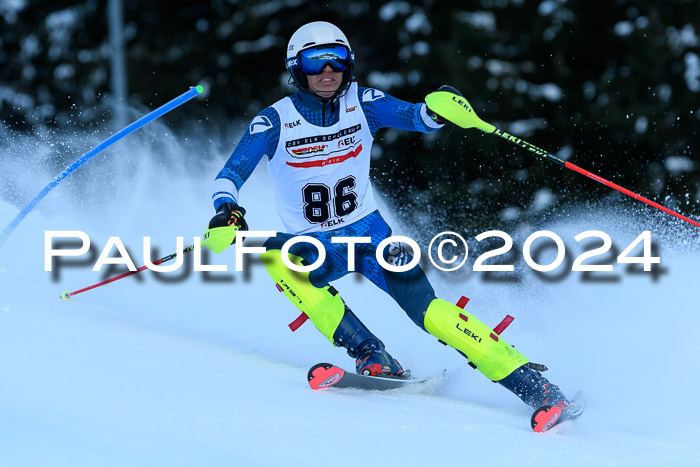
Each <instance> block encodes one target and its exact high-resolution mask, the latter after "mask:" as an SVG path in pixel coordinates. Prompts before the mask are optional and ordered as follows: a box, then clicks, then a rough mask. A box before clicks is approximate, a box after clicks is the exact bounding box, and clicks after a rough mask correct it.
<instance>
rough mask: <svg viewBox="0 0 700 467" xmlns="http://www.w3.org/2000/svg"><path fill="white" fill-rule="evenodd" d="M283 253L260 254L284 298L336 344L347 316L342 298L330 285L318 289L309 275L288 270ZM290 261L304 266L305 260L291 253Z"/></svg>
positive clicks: (270, 251) (277, 251)
mask: <svg viewBox="0 0 700 467" xmlns="http://www.w3.org/2000/svg"><path fill="white" fill-rule="evenodd" d="M281 253H282V252H281V250H267V251H266V252H265V253H262V254H261V255H260V259H261V260H262V262H263V264H264V265H265V269H266V270H267V272H268V274H270V276H272V279H273V280H274V281H275V283H276V284H277V285H278V286H279V287H280V288H281V289H282V292H284V295H285V296H286V297H287V298H288V299H289V301H291V302H292V303H293V304H294V306H296V307H297V308H298V309H299V310H300V311H302V312H304V313H305V314H306V316H308V317H309V319H310V320H311V322H312V323H314V326H316V329H318V330H319V331H321V334H323V335H324V336H326V338H328V340H330V341H331V342H333V334H334V333H335V330H336V329H337V328H338V324H339V323H340V320H342V319H343V314H344V313H345V304H344V303H343V299H341V298H340V295H338V293H337V292H336V291H335V289H333V288H332V287H330V286H326V287H316V286H314V285H313V284H311V281H309V273H308V272H297V271H293V270H291V269H289V268H288V267H287V266H285V264H284V263H283V262H282V256H281ZM289 260H290V261H291V262H292V263H294V264H296V265H299V266H302V261H303V259H302V258H300V257H299V256H295V255H293V254H291V253H290V254H289Z"/></svg>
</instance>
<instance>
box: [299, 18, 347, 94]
mask: <svg viewBox="0 0 700 467" xmlns="http://www.w3.org/2000/svg"><path fill="white" fill-rule="evenodd" d="M333 45H339V46H343V47H345V48H346V49H347V68H346V69H345V70H343V80H342V82H341V84H340V88H339V89H338V92H337V93H336V95H339V94H342V93H343V92H345V91H346V90H347V88H348V87H349V86H350V83H351V82H352V80H353V79H354V76H353V72H354V70H355V53H354V52H353V51H352V49H351V48H350V42H349V41H348V39H347V37H345V34H343V31H341V30H340V28H338V27H337V26H335V25H334V24H331V23H328V22H326V21H314V22H312V23H307V24H305V25H303V26H302V27H300V28H299V29H297V30H296V32H295V33H294V34H292V37H291V38H290V39H289V44H288V45H287V59H286V60H285V65H286V67H287V71H289V74H290V75H291V76H290V78H289V82H290V83H291V84H293V85H294V86H296V87H297V88H299V89H304V90H306V89H308V81H307V79H306V74H305V73H304V71H302V68H301V59H300V57H299V53H301V52H303V51H304V50H307V49H313V48H318V47H319V46H333Z"/></svg>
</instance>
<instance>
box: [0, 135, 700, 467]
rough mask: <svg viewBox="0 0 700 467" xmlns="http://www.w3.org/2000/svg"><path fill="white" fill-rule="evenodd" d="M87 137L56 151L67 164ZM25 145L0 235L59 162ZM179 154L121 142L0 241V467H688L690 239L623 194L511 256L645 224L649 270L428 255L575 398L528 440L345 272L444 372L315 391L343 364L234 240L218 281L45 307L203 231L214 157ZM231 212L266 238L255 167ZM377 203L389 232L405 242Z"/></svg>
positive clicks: (693, 440)
mask: <svg viewBox="0 0 700 467" xmlns="http://www.w3.org/2000/svg"><path fill="white" fill-rule="evenodd" d="M156 128H158V127H156ZM159 131H160V130H159ZM145 135H148V136H145ZM149 138H150V139H149ZM20 143H22V142H21V141H20V142H18V141H13V142H11V144H14V145H15V149H16V150H21V149H22V148H23V147H20V146H22V145H21V144H20ZM90 143H91V141H90V140H89V138H88V139H86V140H85V141H77V140H76V141H73V143H72V144H73V145H74V147H75V152H76V157H75V158H77V157H78V156H79V155H80V154H82V153H84V152H85V151H86V150H88V149H89V144H90ZM24 144H25V146H27V145H28V146H30V147H31V146H33V147H34V148H35V149H36V148H39V149H42V150H41V151H37V150H34V151H29V152H24V153H26V154H32V155H28V156H26V157H22V158H9V157H7V155H5V156H4V162H3V166H4V167H3V170H4V172H5V173H4V175H3V180H4V181H5V187H3V193H2V198H3V200H4V201H0V225H3V226H4V225H7V224H8V223H9V222H10V220H11V219H12V218H13V217H14V216H15V215H16V214H17V212H18V211H19V208H20V207H21V206H22V205H23V203H20V202H19V201H17V200H23V201H24V202H26V201H27V200H28V199H31V197H32V196H33V195H34V194H35V193H37V192H38V191H39V190H40V189H41V188H42V187H43V186H44V185H45V184H46V183H48V181H49V180H50V179H51V178H52V177H53V176H54V175H55V174H56V173H58V172H59V171H60V169H61V168H62V167H58V168H56V167H51V168H49V167H45V161H46V160H47V159H49V158H50V155H51V150H50V149H49V148H48V147H47V146H45V145H43V144H39V143H37V142H34V143H33V144H29V143H26V142H24ZM83 144H85V146H82V145H83ZM93 144H94V142H93ZM207 144H208V143H206V142H200V143H199V147H205V146H207ZM193 149H195V148H194V147H193V146H192V145H188V144H186V143H182V142H178V141H176V140H175V139H174V137H173V136H172V135H165V134H156V135H153V134H152V133H151V134H149V133H146V134H144V135H141V136H139V137H136V136H134V138H132V139H131V140H129V141H128V142H127V141H125V142H123V143H120V144H119V145H117V146H116V147H115V148H113V149H111V150H109V151H106V153H105V155H104V156H103V157H100V158H96V159H95V160H93V161H91V162H90V163H89V164H88V165H86V167H84V168H81V169H80V171H79V173H76V174H75V176H74V177H73V178H72V179H67V180H66V181H65V182H64V183H63V184H62V185H60V186H59V187H58V188H57V189H56V190H54V191H53V192H52V193H51V194H50V195H49V196H48V197H47V198H46V199H45V200H44V202H42V204H40V205H39V207H38V208H37V209H35V210H34V211H33V212H32V213H31V214H30V215H29V216H28V217H27V218H26V219H25V221H24V222H23V223H22V224H20V226H19V227H18V228H17V230H16V231H15V232H14V233H13V235H12V236H11V237H10V238H9V240H8V241H7V243H6V244H5V245H4V246H3V247H2V248H0V289H1V293H0V370H1V372H0V381H1V384H0V453H2V454H1V455H0V459H1V461H0V464H2V465H7V466H25V465H36V466H39V465H41V466H43V465H71V466H80V465H86V466H94V465H101V466H104V465H130V466H136V465H144V466H153V465H168V466H177V465H206V466H214V465H236V466H282V465H283V466H288V467H293V466H307V465H309V464H319V463H323V464H330V465H337V466H346V465H347V466H355V465H378V466H386V465H405V466H421V467H424V466H428V465H441V466H464V465H485V464H488V465H517V466H521V467H522V466H528V465H533V466H541V465H572V466H591V465H623V466H624V465H634V466H640V465H700V448H699V447H698V443H697V440H698V439H700V428H699V426H700V423H699V420H700V413H698V412H699V406H700V404H699V403H698V398H697V390H698V387H700V378H698V371H699V370H700V356H699V355H700V344H698V338H697V336H698V335H699V333H700V329H699V328H700V316H698V299H697V290H698V289H697V288H698V284H699V279H700V274H699V266H698V264H700V252H699V251H698V247H699V242H698V237H699V234H700V231H699V230H698V229H696V228H694V227H692V226H685V225H680V221H676V220H675V219H673V218H671V217H665V216H664V217H662V216H658V215H656V214H655V213H652V212H650V211H651V210H650V209H646V208H640V209H636V208H630V206H631V205H630V204H629V203H623V204H620V205H614V204H612V203H611V204H610V205H607V206H601V207H596V208H590V209H583V208H581V209H573V208H570V207H563V206H562V210H561V211H560V212H557V213H555V214H553V215H551V216H550V218H549V219H550V220H549V221H548V222H547V223H546V224H544V225H538V226H532V227H529V226H524V227H522V228H521V231H519V232H508V233H509V234H510V235H512V236H513V238H514V240H515V243H516V245H519V247H522V245H523V241H524V239H525V238H526V237H527V236H528V235H530V234H532V233H533V232H535V231H536V230H542V229H545V230H550V231H552V232H554V233H556V234H557V235H559V236H560V237H561V238H562V239H563V240H564V242H565V243H566V246H567V251H569V250H570V252H571V258H575V257H576V256H577V255H578V254H580V253H581V252H582V251H583V250H582V249H581V245H579V244H578V243H577V242H576V241H574V239H573V237H574V236H575V235H577V234H579V233H581V232H584V231H588V230H601V231H604V232H606V233H607V234H608V235H610V237H611V238H612V240H613V243H614V246H615V248H616V249H617V253H619V252H621V251H622V250H623V249H624V248H625V247H626V246H627V245H628V244H629V243H631V242H632V241H633V240H634V239H635V238H636V237H637V236H638V235H639V234H640V233H641V232H642V231H644V230H650V231H651V232H652V239H653V241H654V242H655V243H656V245H657V247H658V248H657V251H656V254H657V255H658V256H660V258H661V264H660V266H659V265H655V266H654V268H659V269H655V270H656V271H657V272H658V274H650V273H634V272H630V271H628V270H627V266H626V265H618V264H615V266H614V271H613V272H608V273H592V274H590V275H585V274H583V273H581V272H571V271H570V269H571V264H570V261H567V262H565V263H564V265H562V266H561V267H560V268H559V269H557V270H555V271H553V272H552V273H546V274H543V275H538V274H535V273H534V272H533V270H532V269H531V268H529V267H528V266H527V265H526V264H525V263H524V261H523V259H522V255H520V256H516V257H514V258H515V259H513V262H514V263H515V264H516V268H515V269H516V270H515V272H514V273H498V274H497V275H491V276H489V275H487V274H485V273H478V272H473V271H471V268H473V265H474V259H475V257H476V256H478V255H479V254H480V253H481V251H479V248H478V244H477V242H476V241H475V240H474V237H475V236H476V235H477V234H479V233H480V232H474V231H472V230H471V229H470V228H469V226H464V229H463V231H461V232H460V233H461V234H462V235H464V236H465V237H466V238H467V240H468V242H469V243H470V247H471V248H472V252H471V253H470V259H469V261H467V263H466V265H465V266H464V268H463V269H462V270H460V271H459V272H454V273H441V274H436V271H437V270H436V269H435V268H434V267H433V266H431V265H430V264H429V263H427V264H426V269H427V270H428V271H429V276H430V277H431V279H432V281H433V283H434V285H435V288H436V290H437V292H438V295H439V296H441V297H443V298H445V299H447V300H451V301H456V300H457V299H459V297H460V295H462V294H464V295H467V296H468V297H470V298H471V302H470V303H469V305H468V309H469V311H470V312H472V313H473V314H475V315H477V316H479V317H480V318H481V319H482V320H484V321H485V322H487V323H489V324H491V325H492V326H493V325H495V324H497V323H498V322H499V321H500V320H501V319H502V318H503V316H504V315H505V314H506V313H509V314H511V315H513V316H514V317H515V322H514V323H513V324H512V325H511V326H510V327H509V328H508V329H507V331H505V333H504V335H503V337H504V338H505V339H506V340H507V341H508V342H509V343H511V344H514V345H516V346H517V347H518V348H519V349H520V350H522V351H523V352H524V353H525V354H526V355H528V356H529V358H531V359H532V360H533V361H536V362H541V363H545V364H546V365H548V366H549V368H550V371H549V372H548V373H547V376H548V377H549V378H550V379H551V380H552V381H553V382H555V383H556V384H558V385H560V386H561V387H562V388H563V390H564V391H565V392H566V393H568V394H573V393H574V392H575V391H576V390H579V389H581V390H583V391H585V393H586V395H587V400H588V406H587V410H586V412H585V413H584V415H583V416H582V417H581V418H579V419H578V420H576V421H575V422H566V423H564V424H562V425H561V426H559V427H557V428H556V429H554V430H552V431H551V432H549V433H547V434H543V435H537V434H534V433H532V431H531V430H530V428H529V417H530V412H531V411H530V409H529V408H528V407H526V406H525V405H524V404H522V403H521V402H520V401H519V400H518V399H516V398H515V397H514V396H513V395H511V394H510V393H508V392H507V391H505V390H504V389H502V388H501V387H500V386H498V385H495V384H493V383H491V382H489V381H487V380H486V379H485V378H483V377H482V376H481V375H480V374H479V373H478V372H477V371H474V370H472V369H471V368H469V367H468V366H467V364H466V361H465V360H464V359H463V358H462V357H461V356H459V355H458V354H457V353H456V352H455V351H453V350H451V349H449V348H446V347H444V346H442V345H439V344H438V343H437V342H436V340H435V339H434V338H432V337H431V336H429V335H427V334H425V333H423V332H422V331H420V330H419V329H418V328H416V327H415V326H414V325H413V324H412V323H411V321H410V320H409V319H408V318H407V317H406V316H405V315H404V314H403V312H402V311H401V310H400V309H399V308H398V307H397V306H396V305H395V304H394V303H393V302H392V300H391V299H389V298H388V297H387V296H385V295H384V294H383V293H382V292H381V291H380V290H378V289H376V288H374V286H373V285H372V284H370V283H369V282H368V281H366V280H364V279H361V278H358V277H356V276H355V275H349V276H346V277H345V278H344V279H342V280H340V281H338V282H337V283H336V284H335V286H336V287H337V288H338V290H339V291H340V293H341V295H342V296H343V298H344V299H345V300H346V302H347V303H348V304H349V306H350V307H351V308H352V309H353V310H355V312H356V314H358V315H359V316H360V317H361V319H362V320H363V321H365V323H366V324H367V325H368V326H369V327H370V329H372V330H373V331H374V332H375V333H376V334H378V335H379V336H380V337H381V338H382V339H383V340H384V342H385V343H386V345H387V347H388V349H389V350H390V352H391V353H392V354H393V355H394V356H395V357H396V358H397V359H399V360H400V361H401V362H402V364H403V365H404V366H405V367H409V368H411V369H412V370H413V372H414V373H415V374H417V375H421V376H422V375H429V374H434V373H436V372H438V371H440V370H441V369H443V368H444V369H447V378H446V379H445V380H444V381H442V383H441V384H439V385H433V386H430V387H427V388H425V390H423V391H414V390H412V391H405V390H397V391H390V392H386V393H378V392H358V391H349V390H346V391H333V390H328V391H326V392H314V391H312V390H311V389H310V388H309V387H308V385H307V383H306V371H307V369H308V368H309V367H310V366H311V365H313V364H314V363H317V362H320V361H328V362H333V363H337V364H341V365H343V366H345V367H346V368H352V366H353V362H352V361H351V359H350V358H349V357H348V356H347V355H346V354H345V352H344V351H343V350H342V349H335V348H333V347H332V346H331V345H330V344H329V342H328V341H327V340H325V338H323V337H322V336H321V335H320V334H319V333H318V332H317V331H316V330H315V328H314V327H313V325H312V324H310V323H307V324H306V325H304V326H302V328H301V329H299V330H298V331H297V332H295V333H292V332H290V331H289V329H288V328H287V323H289V322H291V321H292V320H293V319H294V318H295V317H296V315H297V312H296V309H295V308H294V307H293V306H292V305H291V304H289V303H288V302H287V301H286V299H285V298H284V296H283V295H282V294H279V293H277V292H276V290H275V287H274V285H273V284H272V282H271V280H270V279H269V278H268V276H267V274H266V273H265V270H264V268H263V267H262V265H261V264H260V263H259V262H258V261H257V260H256V259H254V258H253V257H251V259H250V260H248V261H246V263H245V271H243V272H236V271H235V270H234V269H235V255H234V253H235V249H234V248H233V247H232V248H229V249H228V250H226V251H225V252H224V253H222V254H220V255H213V254H211V255H205V256H204V259H205V261H206V262H208V263H210V264H220V265H223V264H226V265H228V271H227V272H225V273H223V272H215V273H208V274H204V273H195V272H193V271H192V268H193V266H192V263H191V262H190V261H189V260H188V261H186V262H185V264H184V265H183V266H182V268H180V269H179V270H178V271H175V272H173V273H155V272H152V271H144V272H142V273H140V274H137V275H136V276H133V277H129V278H125V279H123V280H120V281H117V282H114V283H111V284H109V285H106V286H104V287H101V288H98V289H95V290H91V291H88V292H85V293H84V294H80V295H78V296H75V297H74V298H73V299H72V300H71V301H62V300H60V299H59V295H60V293H61V292H62V291H64V290H70V291H73V290H76V289H79V288H82V287H84V286H87V285H90V284H93V283H96V282H99V281H101V280H104V279H105V278H107V277H110V276H111V275H115V274H118V273H119V272H121V271H122V269H121V267H119V268H117V269H115V270H112V271H108V269H109V265H108V266H105V268H104V269H103V270H102V272H93V271H92V270H91V269H92V267H93V265H94V263H95V261H96V260H97V255H98V254H100V252H101V250H102V248H103V247H104V246H105V245H106V244H107V242H108V239H109V237H113V236H118V237H119V238H120V239H121V241H122V242H123V243H124V245H125V246H126V247H127V249H128V251H129V253H130V254H131V257H132V259H133V261H134V263H136V266H140V265H141V264H143V251H142V250H143V238H144V237H146V236H149V237H151V241H152V245H153V247H154V248H155V249H157V250H158V252H159V253H154V258H155V257H160V256H163V255H165V254H168V253H171V252H174V251H175V250H176V243H175V240H176V237H177V236H182V237H184V242H185V244H190V243H192V240H193V237H194V236H196V235H200V234H201V232H202V231H203V229H204V227H205V226H206V224H207V222H208V220H209V218H210V217H211V215H212V214H213V211H212V208H211V205H210V193H209V190H210V183H211V179H212V178H213V177H214V175H215V174H216V172H217V171H218V169H219V168H220V166H221V165H222V164H223V162H224V160H225V158H226V157H227V156H228V150H229V149H230V148H226V149H222V150H220V151H219V150H218V149H216V148H212V149H211V151H210V152H212V153H214V155H213V156H212V157H209V159H208V160H201V159H199V156H198V155H197V154H198V153H197V151H196V150H193ZM217 151H219V152H217ZM164 158H166V161H165V162H163V160H164ZM168 158H169V159H168ZM68 162H70V161H68ZM601 189H604V188H601ZM241 203H242V204H243V205H244V206H245V207H246V208H247V209H248V216H247V218H248V222H249V224H250V225H251V228H253V229H257V230H263V229H265V230H268V229H269V230H276V229H281V224H280V222H279V220H278V218H277V216H276V214H275V212H274V206H273V200H272V196H271V191H270V186H269V180H268V177H267V173H266V171H265V169H264V167H262V166H261V167H259V168H258V170H256V172H255V173H254V174H253V177H252V178H251V180H250V181H249V183H248V184H247V185H246V186H245V187H244V189H243V191H242V195H241ZM381 204H382V206H383V207H382V209H383V212H384V214H385V216H386V217H387V219H388V221H389V222H390V223H392V224H394V225H395V226H397V229H396V232H395V233H400V234H405V235H408V236H412V234H415V232H412V231H411V229H410V228H403V229H399V228H398V225H399V220H398V219H397V218H396V217H395V216H393V215H392V213H391V208H390V206H386V205H384V203H381ZM49 230H72V231H76V230H77V231H83V232H85V233H86V234H88V235H89V237H90V239H91V244H92V246H93V252H92V256H90V254H88V255H85V256H83V257H78V258H63V259H62V260H61V262H60V264H58V265H54V271H53V272H46V271H45V270H44V259H45V258H44V257H45V248H44V238H45V231H49ZM434 233H435V234H436V233H438V232H434ZM422 246H423V247H427V245H422ZM595 246H599V245H593V246H588V247H587V248H588V249H592V248H593V247H595ZM64 248H67V246H64ZM639 251H641V250H639ZM111 255H112V256H116V249H112V251H111ZM189 256H192V255H189ZM545 256H546V255H545ZM601 258H603V259H605V260H607V262H608V263H610V264H612V263H614V261H615V255H608V256H603V257H601ZM549 261H551V260H547V258H543V259H541V262H542V263H547V262H549ZM567 267H568V269H569V272H568V273H567V272H566V268H567ZM562 271H563V272H562ZM504 279H505V280H504Z"/></svg>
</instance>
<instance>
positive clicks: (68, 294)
mask: <svg viewBox="0 0 700 467" xmlns="http://www.w3.org/2000/svg"><path fill="white" fill-rule="evenodd" d="M192 250H194V245H190V246H188V247H187V248H185V249H184V250H182V254H185V253H189V252H190V251H192ZM177 255H178V253H171V254H169V255H167V256H163V257H162V258H160V259H157V260H155V261H153V265H154V266H157V265H159V264H163V263H165V262H168V261H170V260H171V259H173V258H176V257H177ZM144 269H148V266H146V265H143V266H141V267H140V268H138V269H136V270H134V271H129V272H125V273H124V274H119V275H118V276H115V277H112V278H111V279H107V280H105V281H102V282H98V283H97V284H93V285H89V286H87V287H84V288H82V289H79V290H76V291H75V292H69V291H67V290H66V291H64V292H63V293H61V298H62V299H63V300H70V298H71V297H72V296H73V295H78V294H79V293H83V292H87V291H88V290H92V289H96V288H97V287H101V286H103V285H106V284H109V283H111V282H114V281H118V280H119V279H124V278H125V277H129V276H132V275H134V274H136V273H139V272H141V271H143V270H144Z"/></svg>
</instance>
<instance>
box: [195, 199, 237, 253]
mask: <svg viewBox="0 0 700 467" xmlns="http://www.w3.org/2000/svg"><path fill="white" fill-rule="evenodd" d="M244 216H245V209H243V208H242V207H240V206H239V205H237V204H235V203H224V204H222V205H221V206H219V209H218V210H217V211H216V215H214V217H212V218H211V220H210V221H209V228H207V230H206V231H205V232H204V242H203V244H204V246H206V247H207V248H209V249H210V250H211V251H213V252H214V253H221V252H222V251H224V250H225V249H226V248H227V247H228V246H229V245H231V244H232V243H233V242H234V240H235V239H236V232H238V231H239V230H248V223H247V222H246V220H245V218H244Z"/></svg>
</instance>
